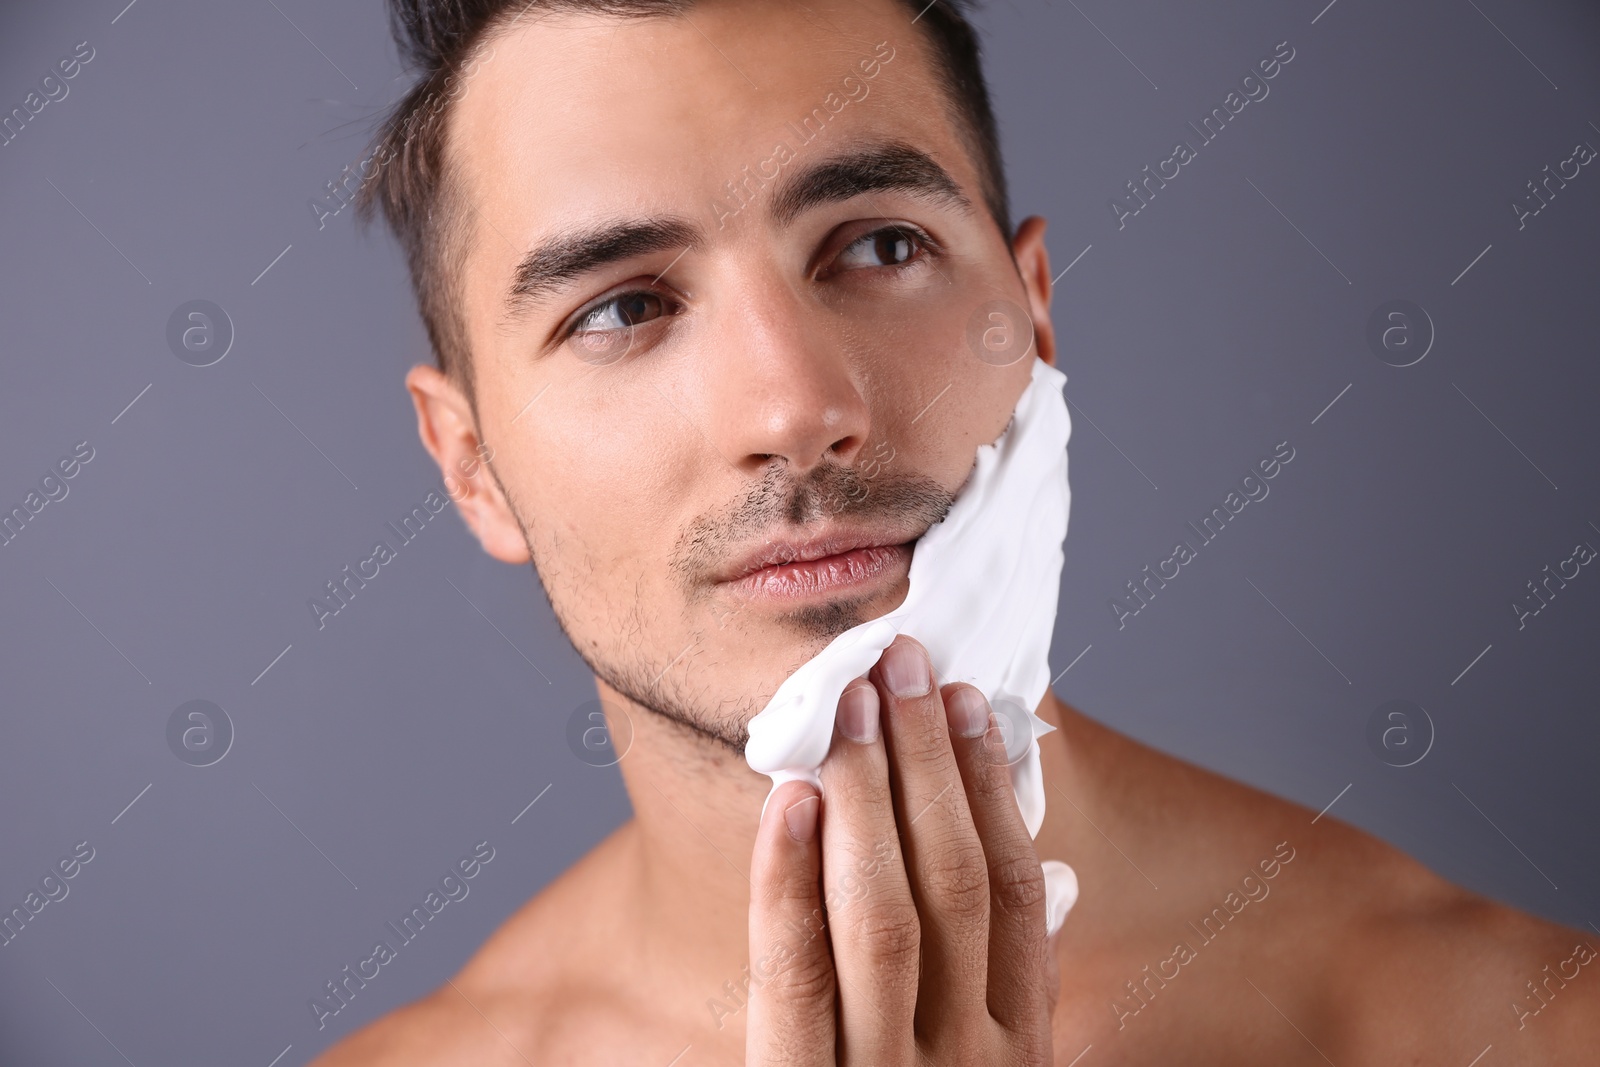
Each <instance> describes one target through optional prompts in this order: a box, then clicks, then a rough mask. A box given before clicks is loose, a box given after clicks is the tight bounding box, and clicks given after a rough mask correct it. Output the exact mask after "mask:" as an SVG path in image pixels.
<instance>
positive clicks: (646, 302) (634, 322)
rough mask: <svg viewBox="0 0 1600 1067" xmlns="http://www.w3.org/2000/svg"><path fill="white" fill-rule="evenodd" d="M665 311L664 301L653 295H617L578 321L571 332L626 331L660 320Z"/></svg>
mask: <svg viewBox="0 0 1600 1067" xmlns="http://www.w3.org/2000/svg"><path fill="white" fill-rule="evenodd" d="M666 311H667V303H666V301H665V300H662V299H661V297H659V296H657V295H656V294H655V293H646V292H643V291H640V292H636V293H619V294H618V295H616V296H614V297H612V298H611V299H610V300H607V301H606V302H605V303H603V304H600V305H599V306H597V307H595V308H593V309H592V310H590V311H589V313H588V314H586V315H584V316H583V318H581V319H579V320H578V325H577V327H576V328H575V329H574V331H573V332H575V333H580V334H581V333H589V332H594V331H604V330H628V329H632V328H633V327H635V326H641V325H643V324H644V323H646V322H649V321H650V320H652V319H656V318H660V317H661V316H662V315H665V314H666Z"/></svg>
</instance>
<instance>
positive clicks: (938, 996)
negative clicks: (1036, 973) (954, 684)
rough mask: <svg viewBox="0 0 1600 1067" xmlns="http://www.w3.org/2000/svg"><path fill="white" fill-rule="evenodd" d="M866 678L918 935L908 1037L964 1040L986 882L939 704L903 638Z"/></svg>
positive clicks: (971, 1018) (916, 653)
mask: <svg viewBox="0 0 1600 1067" xmlns="http://www.w3.org/2000/svg"><path fill="white" fill-rule="evenodd" d="M871 676H872V677H873V680H874V682H875V684H877V686H878V688H879V693H880V696H881V697H882V698H883V701H884V707H885V709H886V710H885V712H884V715H883V722H884V736H885V738H886V740H887V747H888V752H889V780H890V782H891V785H892V788H893V791H894V799H895V814H896V816H897V818H898V820H899V826H900V840H901V844H902V846H903V848H904V850H905V865H906V874H907V877H908V879H909V880H910V883H911V892H912V895H913V897H914V898H915V900H916V904H917V916H918V919H919V921H920V923H921V927H922V938H921V942H922V973H923V975H924V976H925V980H924V982H923V985H922V987H921V988H920V989H919V990H918V995H917V1012H916V1017H917V1023H918V1028H919V1031H920V1032H923V1033H928V1034H935V1033H939V1032H944V1031H952V1032H967V1031H970V1029H971V1026H972V1025H973V1024H975V1022H976V1020H977V1019H978V1018H979V1016H984V1017H986V1016H987V1011H986V1009H985V1006H984V982H985V976H986V974H987V972H988V968H989V965H988V949H987V945H988V925H989V875H988V868H987V866H986V864H985V861H984V853H983V845H982V843H981V842H980V841H979V840H978V832H977V830H976V829H975V828H974V826H973V823H972V815H971V812H970V811H969V810H968V808H967V798H966V790H965V789H964V788H963V787H962V780H961V773H960V771H959V770H958V769H957V767H956V762H955V756H954V755H953V754H952V752H951V749H950V737H949V727H948V725H947V723H946V719H945V708H944V700H943V698H942V697H941V696H940V694H939V691H938V690H937V689H936V688H934V685H933V671H932V667H931V665H930V664H929V662H928V654H927V651H926V650H925V649H924V648H923V647H922V645H921V644H919V643H918V642H916V641H914V640H912V639H910V638H908V637H906V636H905V635H901V636H899V637H897V638H895V641H894V643H893V644H891V645H890V646H889V648H888V650H887V651H885V652H884V655H883V658H882V659H881V660H879V662H878V665H877V666H876V667H874V668H873V671H872V675H871ZM927 976H931V980H928V977H927ZM985 1021H986V1020H985Z"/></svg>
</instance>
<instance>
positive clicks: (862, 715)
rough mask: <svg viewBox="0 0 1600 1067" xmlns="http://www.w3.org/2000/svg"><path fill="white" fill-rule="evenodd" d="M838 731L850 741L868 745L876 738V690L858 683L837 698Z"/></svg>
mask: <svg viewBox="0 0 1600 1067" xmlns="http://www.w3.org/2000/svg"><path fill="white" fill-rule="evenodd" d="M838 722H839V732H840V733H841V734H844V735H845V736H846V737H848V738H849V739H850V740H852V741H857V742H859V743H861V744H863V745H870V744H871V743H872V742H874V741H876V740H877V739H878V690H877V687H876V686H874V685H871V684H870V683H869V684H867V685H858V686H855V687H853V688H851V689H847V690H845V693H844V696H842V697H840V698H839V719H838Z"/></svg>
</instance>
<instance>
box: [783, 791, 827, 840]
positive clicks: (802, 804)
mask: <svg viewBox="0 0 1600 1067" xmlns="http://www.w3.org/2000/svg"><path fill="white" fill-rule="evenodd" d="M821 806H822V805H821V802H820V801H819V800H818V798H817V797H816V795H815V794H813V795H812V796H809V797H806V798H805V799H804V800H797V801H795V802H794V803H793V804H790V805H789V806H788V807H787V808H785V809H783V821H784V822H786V823H788V824H789V836H790V837H792V838H794V839H795V840H796V841H798V842H800V843H801V844H802V845H803V844H806V843H807V842H808V841H810V840H811V839H812V838H813V837H815V836H816V834H817V809H818V808H820V807H821Z"/></svg>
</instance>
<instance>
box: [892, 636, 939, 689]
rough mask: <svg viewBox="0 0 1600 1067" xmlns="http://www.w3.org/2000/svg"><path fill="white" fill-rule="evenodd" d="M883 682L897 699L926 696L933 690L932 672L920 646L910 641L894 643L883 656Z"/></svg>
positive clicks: (926, 656) (925, 654)
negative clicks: (887, 684) (886, 683)
mask: <svg viewBox="0 0 1600 1067" xmlns="http://www.w3.org/2000/svg"><path fill="white" fill-rule="evenodd" d="M883 680H884V681H885V682H888V683H889V692H891V693H893V694H894V695H895V696H897V697H922V696H927V695H928V691H929V690H930V689H932V688H933V671H932V670H931V669H930V668H929V666H928V655H927V653H925V652H923V651H922V646H920V645H918V644H916V643H914V642H911V641H896V642H895V643H894V644H892V645H890V646H889V651H887V652H885V653H884V655H883Z"/></svg>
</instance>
